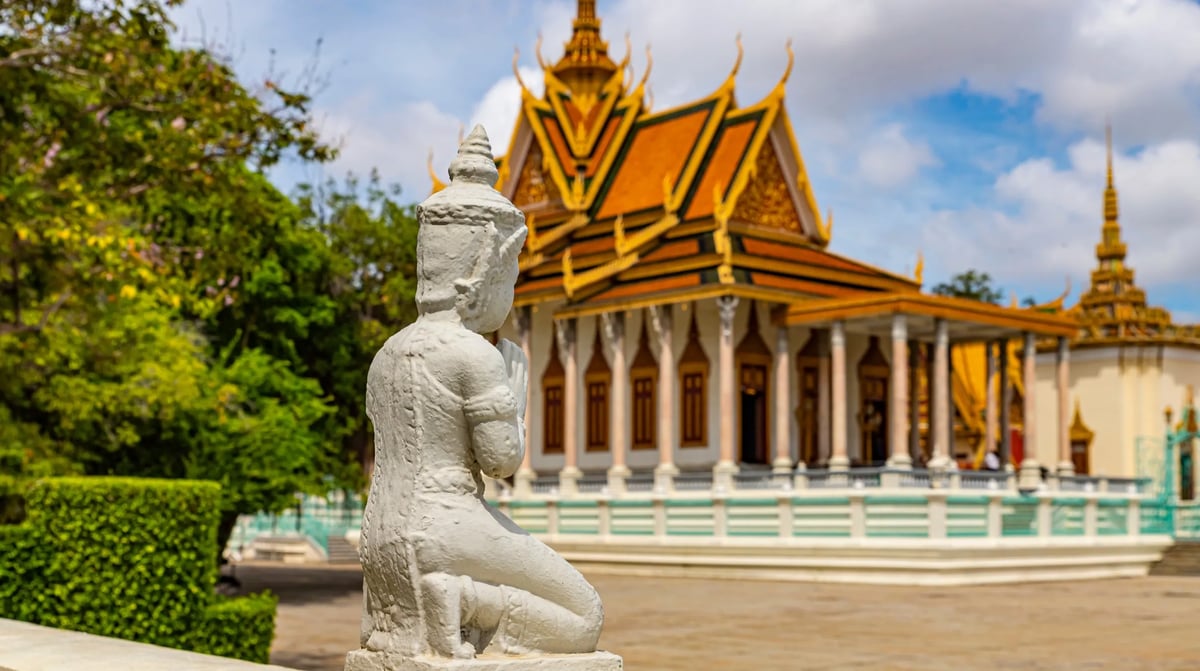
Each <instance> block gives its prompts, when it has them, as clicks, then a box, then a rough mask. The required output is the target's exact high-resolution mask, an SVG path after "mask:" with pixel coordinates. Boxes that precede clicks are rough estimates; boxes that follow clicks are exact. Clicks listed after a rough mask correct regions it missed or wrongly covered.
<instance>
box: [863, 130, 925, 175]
mask: <svg viewBox="0 0 1200 671" xmlns="http://www.w3.org/2000/svg"><path fill="white" fill-rule="evenodd" d="M936 164H937V160H936V159H935V158H934V156H933V153H932V152H931V151H930V149H929V145H927V144H925V143H924V142H913V141H912V140H909V139H908V138H907V137H905V136H904V127H903V126H901V125H900V124H889V125H887V126H885V127H884V128H882V129H881V130H880V131H879V132H878V133H876V134H875V137H873V138H871V139H870V140H869V141H868V142H867V144H866V147H864V148H863V150H862V151H861V152H860V153H859V155H858V170H859V174H860V175H861V176H862V178H863V179H865V180H866V181H867V182H868V183H869V184H872V185H874V186H879V187H883V188H885V189H891V188H895V187H897V186H901V185H903V184H906V183H908V182H909V180H911V179H912V178H913V177H915V176H916V175H917V173H918V172H919V171H920V170H921V168H924V167H927V166H932V165H936Z"/></svg>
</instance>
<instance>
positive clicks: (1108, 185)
mask: <svg viewBox="0 0 1200 671" xmlns="http://www.w3.org/2000/svg"><path fill="white" fill-rule="evenodd" d="M1104 143H1105V148H1106V152H1107V166H1106V167H1107V181H1106V182H1105V185H1104V226H1103V228H1101V231H1100V244H1099V245H1096V259H1097V260H1099V261H1100V265H1101V266H1102V267H1107V268H1110V269H1112V270H1120V269H1121V266H1122V265H1123V264H1124V261H1125V243H1123V242H1121V224H1120V223H1119V222H1118V221H1117V217H1118V208H1117V187H1116V186H1115V185H1114V184H1113V149H1112V124H1106V125H1105V127H1104Z"/></svg>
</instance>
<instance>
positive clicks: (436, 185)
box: [425, 141, 462, 194]
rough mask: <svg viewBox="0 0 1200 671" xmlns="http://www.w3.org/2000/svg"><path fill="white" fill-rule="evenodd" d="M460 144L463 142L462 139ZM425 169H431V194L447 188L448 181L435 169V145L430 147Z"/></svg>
mask: <svg viewBox="0 0 1200 671" xmlns="http://www.w3.org/2000/svg"><path fill="white" fill-rule="evenodd" d="M459 144H462V142H461V141H460V142H459ZM425 169H426V170H428V171H429V181H430V182H431V183H432V187H431V190H430V193H431V194H433V193H437V192H438V191H441V190H442V189H444V188H446V183H445V182H443V181H442V180H441V178H439V177H438V176H437V171H436V170H434V169H433V147H430V148H429V158H428V159H427V160H426V161H425Z"/></svg>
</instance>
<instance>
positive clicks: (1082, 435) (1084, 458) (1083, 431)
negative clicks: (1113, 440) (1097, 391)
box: [1070, 399, 1095, 475]
mask: <svg viewBox="0 0 1200 671" xmlns="http://www.w3.org/2000/svg"><path fill="white" fill-rule="evenodd" d="M1094 435H1095V434H1093V433H1092V430H1091V429H1090V428H1088V426H1087V425H1086V424H1084V423H1083V416H1082V415H1081V414H1080V412H1079V399H1075V420H1074V421H1073V422H1071V428H1070V440H1071V463H1072V464H1073V465H1074V467H1075V475H1088V474H1090V473H1091V468H1092V459H1091V451H1092V437H1093V436H1094Z"/></svg>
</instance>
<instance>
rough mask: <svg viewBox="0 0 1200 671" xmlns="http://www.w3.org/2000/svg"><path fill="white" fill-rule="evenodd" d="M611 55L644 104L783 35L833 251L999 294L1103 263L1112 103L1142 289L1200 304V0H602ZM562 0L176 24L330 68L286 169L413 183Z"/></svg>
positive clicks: (505, 102)
mask: <svg viewBox="0 0 1200 671" xmlns="http://www.w3.org/2000/svg"><path fill="white" fill-rule="evenodd" d="M597 6H598V12H599V14H600V16H601V18H602V20H603V22H604V23H603V28H602V30H603V33H604V35H605V37H606V38H607V39H608V41H609V43H610V52H611V53H613V54H614V56H615V57H618V58H619V56H620V54H622V53H623V52H624V36H625V34H626V32H628V33H629V34H630V37H631V41H632V43H633V47H634V54H633V57H632V64H633V66H634V70H635V75H636V76H640V75H641V73H642V71H643V70H644V69H645V67H646V55H645V46H646V45H647V44H650V45H651V47H652V53H653V69H652V71H651V75H650V80H649V81H650V85H651V90H652V92H653V96H654V108H655V109H663V108H665V107H669V106H673V105H676V104H680V103H683V102H686V101H687V100H689V99H693V98H696V97H699V96H702V95H705V94H707V93H709V92H711V91H712V90H713V89H714V88H715V87H717V86H718V85H720V83H721V82H722V81H723V80H724V79H725V77H726V75H727V74H728V72H729V68H730V67H731V66H732V64H733V61H734V58H735V56H736V46H735V36H736V35H737V34H738V33H739V32H740V33H741V35H742V40H743V43H744V46H745V60H744V62H743V65H742V69H741V71H740V73H739V75H738V85H737V97H738V100H739V101H740V102H741V103H742V104H750V103H753V102H755V101H756V100H758V99H759V98H760V97H761V96H763V95H764V94H765V93H766V92H767V91H768V90H769V89H770V88H771V87H772V86H773V85H774V84H775V83H776V82H777V81H778V78H779V76H780V75H781V74H782V72H783V69H784V66H785V64H786V52H785V48H784V45H785V43H786V41H787V40H788V39H789V38H790V39H791V40H792V42H793V46H794V48H795V52H796V67H795V70H794V72H793V74H792V77H791V78H790V79H789V82H788V90H787V95H788V99H787V106H788V110H789V113H790V114H791V117H792V123H793V125H794V127H795V130H796V135H797V139H798V141H799V143H800V148H801V151H802V153H803V155H804V158H805V161H806V163H807V167H808V171H809V173H810V177H811V179H812V181H813V185H814V190H815V193H816V197H817V201H818V203H819V205H820V206H821V208H822V209H832V210H833V212H834V218H835V227H834V238H833V244H832V249H833V250H834V251H837V252H839V253H843V254H847V255H850V256H853V257H855V258H859V259H861V260H863V261H867V262H870V263H874V264H876V265H878V266H881V267H883V268H887V269H889V270H892V271H896V272H902V273H909V272H911V270H912V267H913V265H914V264H915V261H916V257H917V254H918V253H919V252H920V253H922V254H923V255H924V258H925V274H924V278H925V282H926V285H927V286H932V285H933V284H935V283H937V282H939V281H941V280H944V279H946V278H947V277H949V276H950V275H952V274H953V273H955V272H959V271H961V270H966V269H968V268H974V269H978V270H982V271H986V272H988V273H990V274H991V275H992V276H993V277H994V278H995V279H996V282H997V284H998V285H999V286H1000V287H1001V288H1003V289H1004V290H1005V291H1006V292H1011V293H1014V294H1016V295H1017V296H1018V297H1025V296H1028V295H1032V296H1034V297H1037V298H1038V299H1042V300H1047V299H1050V298H1053V297H1055V296H1057V295H1058V294H1059V293H1061V292H1062V291H1063V289H1064V286H1065V284H1066V283H1067V282H1068V281H1069V282H1070V284H1071V286H1072V288H1073V290H1072V296H1071V300H1073V298H1074V297H1075V296H1077V295H1078V292H1079V290H1080V289H1081V288H1084V287H1086V285H1087V282H1088V272H1089V271H1090V269H1091V268H1092V267H1093V266H1094V256H1093V254H1094V245H1095V243H1096V242H1097V240H1098V239H1099V231H1100V224H1101V203H1102V201H1101V191H1102V189H1103V186H1104V162H1105V158H1104V156H1105V154H1104V145H1103V138H1104V125H1105V121H1106V120H1107V119H1111V121H1112V123H1113V127H1114V141H1115V145H1116V159H1115V164H1116V179H1117V187H1118V189H1119V191H1120V195H1121V210H1122V213H1121V214H1122V216H1121V221H1122V224H1123V227H1124V234H1125V239H1126V241H1127V243H1128V244H1129V250H1130V256H1129V263H1130V264H1131V265H1132V266H1133V267H1134V268H1135V269H1136V271H1137V273H1138V281H1139V283H1140V284H1141V285H1142V286H1143V287H1144V288H1146V289H1147V291H1148V294H1149V298H1150V300H1151V302H1153V303H1156V304H1159V305H1162V306H1164V307H1167V308H1168V309H1170V310H1172V312H1173V313H1174V314H1175V316H1176V321H1180V322H1200V291H1197V290H1196V289H1194V288H1193V286H1194V285H1196V282H1195V278H1196V274H1195V272H1194V271H1193V266H1195V265H1196V260H1197V259H1200V47H1198V46H1195V35H1197V34H1200V4H1198V3H1196V2H1192V1H1191V0H1061V1H1057V2H1048V1H1045V0H1008V1H1006V2H1002V3H997V2H984V1H975V0H971V1H967V0H906V1H905V2H893V1H888V0H804V1H803V2H794V1H791V0H743V2H739V3H730V2H722V1H718V0H655V1H654V2H646V1H644V0H599V1H598V2H597ZM574 11H575V3H574V2H573V1H570V0H442V1H441V2H437V3H434V2H415V1H408V0H405V1H403V2H397V1H394V0H391V1H389V0H358V1H355V2H340V3H334V2H328V1H325V2H320V1H318V0H255V1H254V2H234V1H233V0H194V1H192V2H189V3H187V5H185V6H184V7H183V8H182V9H180V10H178V11H177V12H176V14H175V16H176V20H177V22H178V23H179V25H180V26H181V30H182V33H181V39H186V40H188V41H195V40H196V39H198V38H200V37H201V36H202V35H203V36H204V38H205V39H206V40H207V41H208V42H215V43H216V44H218V45H220V46H222V47H223V48H224V49H225V50H226V51H227V52H228V53H230V54H231V56H232V57H233V59H234V63H235V67H236V68H237V70H238V72H239V73H240V74H241V75H242V77H243V78H244V79H245V80H246V81H248V82H255V81H261V80H262V78H263V77H264V75H265V74H266V73H267V71H268V66H269V64H270V63H271V59H272V54H273V58H274V63H275V70H276V71H277V74H282V75H284V77H285V79H286V78H288V77H290V78H291V79H292V80H293V81H294V80H295V79H296V78H297V77H298V76H299V75H300V73H302V72H303V71H304V69H305V67H306V66H308V65H310V64H311V63H312V57H313V53H314V47H315V45H316V43H317V41H318V40H321V53H320V58H319V61H318V71H319V72H320V73H321V74H322V75H323V76H324V78H325V80H326V83H325V85H324V86H323V87H322V88H321V90H320V92H319V95H318V97H317V100H316V110H317V115H318V118H319V119H320V120H321V121H322V127H323V129H324V130H325V132H326V133H327V134H328V136H329V137H330V138H333V139H337V140H338V141H340V143H341V145H342V156H341V158H340V159H339V160H338V162H337V163H335V164H334V165H332V166H324V167H320V168H313V167H300V166H295V165H290V166H284V167H282V168H281V169H279V170H277V171H276V173H275V174H274V178H275V179H276V180H277V181H278V182H279V183H280V184H282V185H284V186H288V185H291V184H294V183H295V182H297V181H300V180H314V179H321V178H323V177H324V176H340V175H342V174H344V173H345V172H346V171H351V170H352V171H355V172H357V173H360V174H361V173H365V172H367V171H369V170H370V169H371V168H372V167H375V168H378V169H379V171H380V172H381V174H382V175H383V176H384V178H385V179H387V180H388V181H393V182H398V183H400V184H401V186H402V187H403V188H404V192H405V194H406V197H407V198H410V199H413V200H419V199H421V198H423V197H424V196H426V195H427V194H428V188H429V179H428V176H427V174H426V158H427V155H428V152H429V151H430V150H432V151H433V152H434V157H435V158H434V163H435V167H436V168H437V169H438V171H439V172H440V173H444V169H445V166H446V164H447V163H448V161H449V158H450V157H451V156H452V155H453V151H454V147H455V142H456V138H457V135H458V130H459V127H460V126H462V125H468V126H469V125H471V124H473V123H476V122H481V123H483V124H484V125H485V127H486V128H487V130H488V132H489V135H490V136H491V137H492V140H493V146H494V147H495V149H496V151H497V152H498V153H499V152H503V151H504V150H505V148H506V146H507V141H508V136H509V134H510V132H511V129H512V123H513V119H514V118H515V114H516V112H517V106H518V92H519V88H518V84H517V82H516V78H515V77H514V76H513V72H512V59H513V49H514V47H517V48H519V49H520V59H519V63H520V67H521V73H522V78H523V79H524V81H525V82H526V84H528V85H529V86H530V87H531V88H534V89H540V69H539V68H538V66H537V60H536V57H535V55H534V46H535V44H536V41H537V36H538V34H539V32H540V33H541V34H542V35H543V37H544V40H543V45H542V53H543V54H544V56H545V58H546V59H547V60H549V61H553V60H556V59H557V58H558V57H559V55H560V54H561V52H562V43H563V41H564V40H565V39H566V38H567V36H568V35H569V32H570V19H571V16H572V15H573V14H574Z"/></svg>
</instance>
